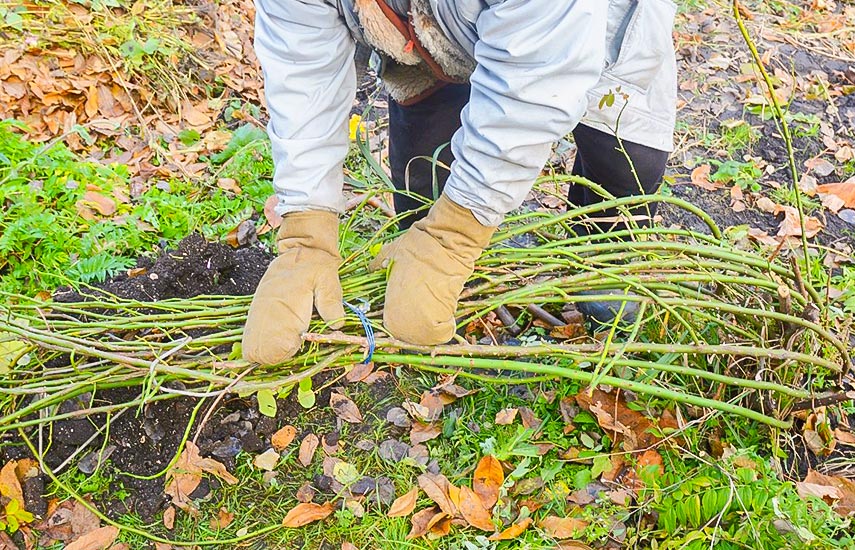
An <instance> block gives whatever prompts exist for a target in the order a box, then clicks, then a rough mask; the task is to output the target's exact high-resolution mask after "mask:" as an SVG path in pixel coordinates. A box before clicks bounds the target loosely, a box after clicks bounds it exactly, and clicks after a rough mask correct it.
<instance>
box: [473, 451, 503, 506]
mask: <svg viewBox="0 0 855 550" xmlns="http://www.w3.org/2000/svg"><path fill="white" fill-rule="evenodd" d="M504 482H505V472H504V470H502V464H501V463H500V462H499V461H498V460H497V459H496V458H495V457H494V456H491V455H485V456H484V458H482V459H481V460H480V461H479V462H478V466H477V467H476V468H475V474H474V476H473V478H472V489H473V490H474V491H475V493H476V494H477V495H478V496H479V497H480V498H481V503H482V504H483V505H484V508H486V509H487V510H490V509H492V508H493V506H495V505H496V501H497V500H499V489H501V488H502V484H503V483H504Z"/></svg>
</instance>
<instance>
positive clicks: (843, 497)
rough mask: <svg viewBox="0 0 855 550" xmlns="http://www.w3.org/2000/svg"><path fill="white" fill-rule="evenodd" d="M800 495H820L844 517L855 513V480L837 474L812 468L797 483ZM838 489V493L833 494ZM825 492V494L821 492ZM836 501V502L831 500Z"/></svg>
mask: <svg viewBox="0 0 855 550" xmlns="http://www.w3.org/2000/svg"><path fill="white" fill-rule="evenodd" d="M796 488H797V490H798V493H799V495H800V496H802V497H804V496H806V495H808V494H813V495H814V496H819V497H820V498H822V499H823V500H825V501H826V502H828V503H829V504H831V505H832V507H833V508H834V511H835V512H837V513H838V514H840V515H841V516H843V517H849V516H850V515H851V514H855V481H853V480H851V479H846V478H843V477H837V476H827V475H825V474H821V473H819V472H817V471H815V470H810V471H809V472H808V475H807V476H806V477H805V480H804V481H803V482H800V483H796ZM834 491H836V494H833V493H834ZM817 493H823V496H820V494H817ZM829 500H832V501H836V504H834V503H833V502H829Z"/></svg>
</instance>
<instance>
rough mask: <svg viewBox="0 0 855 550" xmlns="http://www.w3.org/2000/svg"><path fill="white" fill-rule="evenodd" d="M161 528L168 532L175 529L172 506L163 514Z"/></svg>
mask: <svg viewBox="0 0 855 550" xmlns="http://www.w3.org/2000/svg"><path fill="white" fill-rule="evenodd" d="M163 526H164V527H166V528H167V529H169V530H170V531H172V529H174V528H175V508H173V507H172V506H170V507H169V508H167V509H166V510H164V512H163Z"/></svg>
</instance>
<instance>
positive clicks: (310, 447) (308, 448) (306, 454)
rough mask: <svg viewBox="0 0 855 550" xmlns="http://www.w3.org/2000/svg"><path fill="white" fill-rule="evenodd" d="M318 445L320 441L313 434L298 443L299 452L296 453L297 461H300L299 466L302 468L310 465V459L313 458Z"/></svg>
mask: <svg viewBox="0 0 855 550" xmlns="http://www.w3.org/2000/svg"><path fill="white" fill-rule="evenodd" d="M320 444H321V440H320V439H318V436H316V435H315V434H309V435H307V436H306V437H304V438H303V441H302V442H301V443H300V450H299V451H298V452H297V460H299V461H300V464H302V465H303V466H308V465H309V464H311V463H312V459H313V458H314V457H315V451H316V450H317V448H318V445H320Z"/></svg>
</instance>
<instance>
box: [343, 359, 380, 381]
mask: <svg viewBox="0 0 855 550" xmlns="http://www.w3.org/2000/svg"><path fill="white" fill-rule="evenodd" d="M372 372H374V361H369V362H368V363H363V362H360V363H357V364H355V365H353V368H351V369H350V370H349V371H347V374H345V375H344V378H345V379H346V380H347V381H348V382H350V383H351V384H352V383H354V382H362V381H363V380H365V379H366V378H368V375H370V374H371V373H372Z"/></svg>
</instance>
